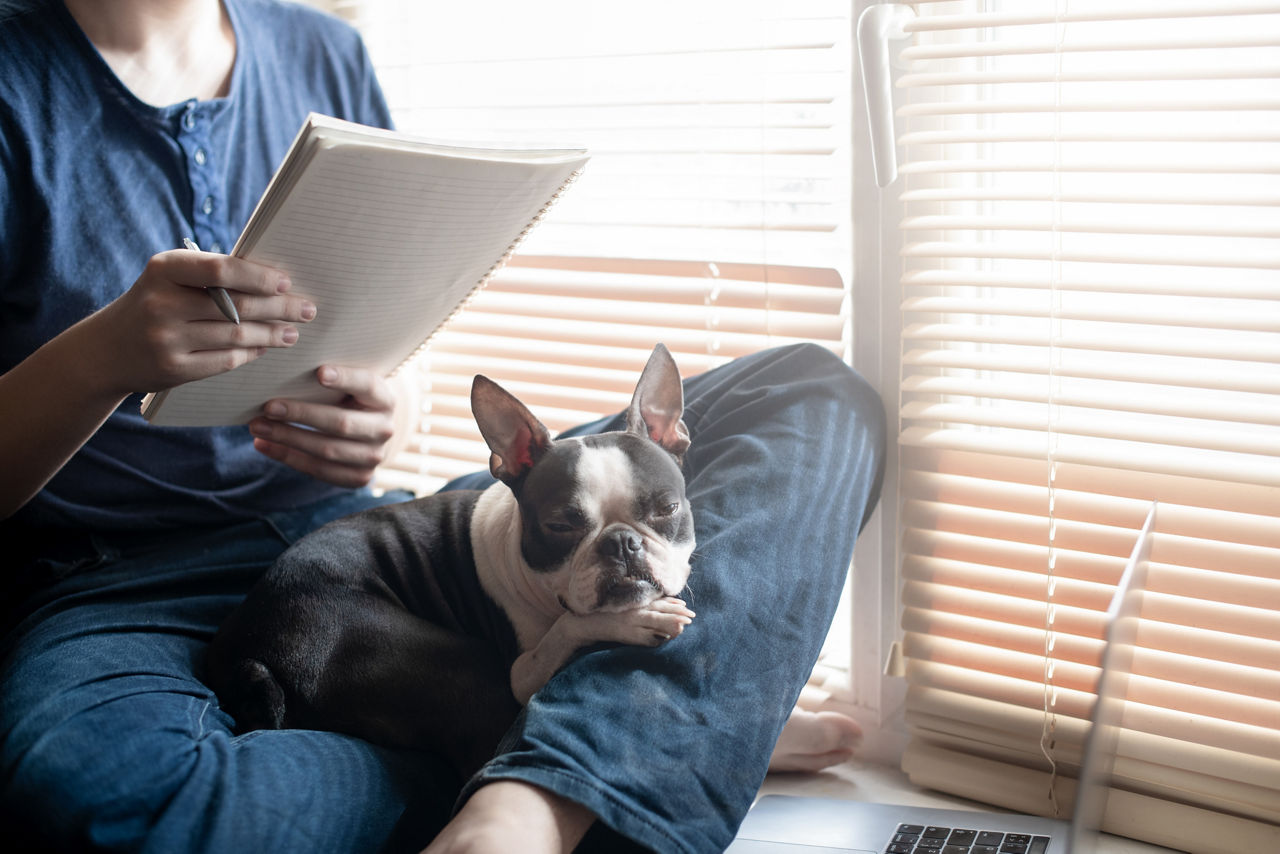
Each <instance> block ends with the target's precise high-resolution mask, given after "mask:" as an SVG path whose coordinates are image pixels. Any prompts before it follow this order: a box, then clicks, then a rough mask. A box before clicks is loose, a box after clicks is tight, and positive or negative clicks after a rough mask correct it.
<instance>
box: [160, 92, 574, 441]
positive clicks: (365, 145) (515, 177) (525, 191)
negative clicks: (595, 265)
mask: <svg viewBox="0 0 1280 854" xmlns="http://www.w3.org/2000/svg"><path fill="white" fill-rule="evenodd" d="M318 119H321V117H313V119H312V124H309V125H308V126H307V128H304V132H303V133H302V134H300V135H299V139H298V140H297V141H296V142H295V145H294V148H295V151H294V152H292V153H291V155H290V157H289V158H286V162H285V165H283V166H282V167H281V171H280V173H278V175H277V177H276V178H275V179H273V182H272V186H271V187H269V188H268V190H267V194H266V195H265V196H264V198H263V201H262V202H260V203H259V207H258V210H257V211H255V212H254V216H253V218H252V219H251V221H250V224H249V225H248V226H247V227H246V229H245V233H244V235H243V236H242V237H241V240H240V241H239V242H238V243H237V246H236V248H235V249H234V250H233V254H236V255H239V256H241V257H244V258H247V259H249V260H252V261H256V262H258V263H261V264H265V265H268V266H271V267H276V268H278V269H281V270H284V271H286V272H287V273H288V274H289V275H290V277H291V279H292V281H293V287H292V291H291V292H292V293H294V294H298V295H301V296H305V297H307V298H309V299H310V300H312V301H313V302H314V303H315V304H316V308H317V312H316V318H315V319H314V320H313V321H311V322H310V323H305V324H298V330H299V338H298V342H297V343H296V344H295V345H294V346H292V347H289V348H283V349H272V350H270V351H269V352H268V353H266V354H265V355H263V356H262V357H260V358H258V359H257V360H255V361H253V362H250V363H248V364H246V365H243V366H241V367H239V368H236V369H235V370H233V371H230V372H228V373H225V374H219V375H218V376H215V377H210V378H208V379H203V380H198V381H196V382H191V383H187V384H185V385H181V386H178V387H177V388H174V389H170V390H169V391H168V392H164V393H161V394H157V395H151V396H149V397H148V399H147V400H146V401H144V404H143V414H144V415H146V417H147V418H148V420H149V421H150V422H151V423H153V424H158V425H170V426H188V427H190V426H210V425H225V424H244V423H246V422H248V421H249V420H250V419H251V418H253V417H254V416H256V415H258V414H259V413H260V412H261V409H262V406H263V404H265V403H266V402H267V401H268V400H270V399H272V398H293V399H297V400H307V401H322V402H335V401H336V400H337V399H338V398H339V397H340V395H337V394H335V393H334V392H332V391H330V390H328V389H325V388H323V387H322V386H320V384H319V383H318V382H317V381H316V379H315V370H316V368H318V367H319V366H320V365H322V364H332V365H344V366H351V367H362V368H371V369H374V370H376V371H378V372H380V373H383V374H389V373H391V372H392V371H393V370H394V369H395V368H396V367H397V366H398V365H400V364H401V363H402V362H404V361H405V360H406V359H407V358H409V357H411V356H412V355H413V354H414V353H415V352H416V351H417V350H418V348H419V347H420V346H422V345H423V344H424V343H425V342H426V341H427V340H428V339H429V338H430V337H431V336H432V335H433V334H434V332H435V331H436V330H437V329H439V328H440V326H441V325H443V324H444V323H445V322H446V321H447V320H448V319H449V318H450V317H451V316H452V315H453V314H454V313H455V312H456V311H458V310H459V309H460V308H461V306H462V305H463V304H464V303H465V302H466V300H467V299H468V298H469V297H470V296H471V295H472V294H473V293H474V292H475V291H476V290H477V289H478V288H479V287H480V286H481V285H482V284H483V283H484V281H485V280H486V279H487V278H488V276H489V275H490V274H491V273H492V272H493V271H494V270H496V269H497V268H498V267H500V266H501V264H502V263H503V262H504V261H505V260H506V257H507V256H509V254H510V253H511V252H512V251H513V250H514V248H515V246H516V245H517V244H518V243H519V241H520V239H521V238H522V236H523V235H524V234H525V233H527V230H528V229H529V228H531V227H532V226H533V225H534V224H536V222H537V220H538V219H539V218H540V217H541V214H542V212H543V211H544V210H545V209H546V208H547V206H548V205H549V204H550V203H551V202H552V201H553V200H554V198H555V197H556V196H557V195H558V193H559V192H561V191H562V188H564V187H565V186H567V184H568V183H569V182H570V181H571V180H572V178H573V176H574V175H575V173H576V172H577V171H579V170H580V169H581V168H582V166H583V165H584V164H585V162H586V159H587V157H586V154H585V152H583V151H581V150H559V149H558V150H540V149H532V150H523V149H522V150H518V151H517V150H496V149H470V150H469V149H462V148H458V147H453V146H440V145H438V144H432V143H426V142H422V141H413V140H409V141H407V142H406V141H403V140H401V139H400V138H398V137H389V136H388V135H387V133H386V132H380V133H377V134H370V135H368V137H367V138H362V137H363V136H364V132H363V130H358V129H357V130H353V128H358V126H351V125H348V124H347V123H341V124H340V125H335V126H332V127H325V126H324V125H322V124H319V123H317V120H318ZM298 164H302V165H301V167H299V165H298ZM288 170H292V172H293V174H292V175H289V174H287V173H288Z"/></svg>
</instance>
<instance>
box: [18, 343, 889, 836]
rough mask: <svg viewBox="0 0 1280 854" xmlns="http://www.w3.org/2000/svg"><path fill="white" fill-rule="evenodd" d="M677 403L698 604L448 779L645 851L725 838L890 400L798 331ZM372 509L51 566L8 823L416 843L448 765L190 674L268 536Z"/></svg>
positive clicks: (306, 514) (22, 643) (122, 545)
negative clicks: (545, 805)
mask: <svg viewBox="0 0 1280 854" xmlns="http://www.w3.org/2000/svg"><path fill="white" fill-rule="evenodd" d="M686 406H687V409H686V416H685V417H686V423H687V424H688V426H689V428H690V431H691V434H692V437H693V445H692V447H691V448H690V451H689V454H688V457H687V459H686V474H687V476H688V480H689V497H690V500H691V502H692V504H693V509H694V517H695V525H696V528H697V535H698V548H697V551H696V552H695V556H694V559H693V573H692V575H691V578H690V582H689V587H688V589H687V590H686V591H685V593H684V596H685V598H686V600H687V601H688V602H689V603H690V605H691V607H692V608H693V609H694V610H695V611H696V612H697V613H698V617H697V618H696V619H695V620H694V621H693V624H692V625H691V626H690V627H689V628H688V629H686V630H685V632H684V633H683V634H682V635H680V636H679V637H677V638H676V639H674V640H673V641H671V642H670V643H668V644H666V645H665V646H663V647H660V648H658V649H656V650H652V649H647V648H646V649H639V648H629V647H611V648H601V649H593V650H591V651H589V652H588V653H587V654H585V655H582V656H580V657H579V658H577V659H576V660H575V661H574V662H572V663H571V664H570V665H569V666H568V667H566V668H565V669H564V670H563V671H562V672H561V673H560V674H558V675H557V676H556V677H555V678H553V679H552V680H551V682H550V683H548V685H547V686H546V687H545V688H544V689H543V690H542V691H541V692H540V693H539V694H538V695H537V696H536V697H535V698H534V699H533V701H532V702H531V703H530V705H529V706H528V708H527V709H526V710H525V713H524V714H522V715H521V719H520V721H519V722H518V724H517V725H516V726H515V727H513V729H512V732H511V733H510V734H509V737H508V739H507V744H506V746H505V749H504V751H503V752H501V754H500V755H499V756H498V757H497V758H495V759H494V760H493V761H492V762H491V763H490V764H489V765H488V766H486V768H485V769H483V770H482V771H481V773H480V774H479V775H477V777H476V778H475V779H473V780H472V781H470V783H469V784H468V786H467V788H466V789H465V791H464V796H465V793H466V792H469V791H471V790H473V789H474V788H475V787H476V786H478V785H482V784H483V783H485V782H487V781H490V780H494V779H502V778H510V779H521V780H526V781H529V782H532V783H536V784H538V785H541V786H544V787H546V788H548V789H550V790H552V791H556V792H559V793H561V794H564V795H566V796H568V797H570V798H572V799H574V800H576V801H579V802H581V803H583V804H585V805H586V806H588V807H589V808H591V809H592V810H593V811H595V812H596V814H597V815H599V816H600V817H601V819H602V823H603V825H605V826H607V827H608V828H612V829H613V831H616V832H619V833H621V834H623V835H624V836H626V837H629V838H631V839H634V840H635V841H637V842H639V843H640V844H642V845H644V846H646V847H648V848H652V849H654V850H657V851H662V852H667V851H673V852H674V851H697V852H702V851H717V850H721V849H723V848H724V847H725V846H726V845H727V844H728V843H729V841H730V840H731V839H732V836H733V833H734V831H735V829H736V827H737V825H738V823H739V821H740V820H741V818H742V815H743V814H744V813H745V811H746V809H747V807H748V806H749V805H750V802H751V799H752V797H753V795H754V793H755V792H756V790H757V788H758V786H759V784H760V782H761V780H762V779H763V777H764V774H765V771H766V768H767V764H768V759H769V754H770V751H771V749H772V746H773V742H774V740H775V739H776V738H777V735H778V733H779V732H780V730H781V727H782V724H783V722H784V720H785V718H786V715H787V713H788V711H789V709H790V708H791V706H792V705H793V704H794V702H795V700H796V698H797V696H798V695H799V692H800V689H801V687H802V686H803V684H804V681H805V679H806V676H807V673H808V670H809V668H810V667H811V665H812V663H813V661H814V659H815V658H816V656H817V654H818V651H819V649H820V647H821V644H822V641H823V638H824V635H825V632H826V629H827V626H828V625H829V622H830V619H831V616H832V614H833V613H834V609H835V606H836V603H837V600H838V598H839V594H840V590H841V586H842V583H843V578H844V572H845V569H846V567H847V565H848V560H849V557H850V554H851V552H852V548H853V541H854V538H855V536H856V534H857V532H858V530H859V529H860V527H861V525H862V524H863V523H864V522H865V520H866V518H867V517H868V515H869V514H870V512H871V510H872V508H873V506H874V503H875V500H876V497H877V494H878V490H879V483H880V477H881V469H882V465H883V457H884V449H883V442H884V417H883V409H882V406H881V403H880V400H879V397H878V396H877V395H876V394H875V392H874V391H873V390H872V389H871V388H870V387H869V386H868V385H867V384H866V383H865V382H863V381H862V380H861V379H860V378H859V377H857V375H856V374H854V373H853V372H852V371H850V370H849V369H848V368H847V367H845V366H844V365H843V364H842V363H840V362H839V361H838V360H837V359H835V358H834V357H833V356H831V355H830V354H829V353H827V352H825V351H823V350H821V349H819V348H817V347H813V346H801V347H798V348H790V349H785V350H778V351H770V352H767V353H762V354H757V355H754V356H750V357H747V358H744V359H741V360H738V361H736V362H734V363H731V364H730V365H728V366H725V367H724V368H721V369H717V370H715V371H712V372H709V373H707V374H705V375H703V376H701V377H696V378H693V379H691V380H689V381H688V382H687V383H686ZM616 426H617V422H616V420H614V421H602V422H597V423H596V424H593V425H588V427H586V428H582V430H580V431H573V432H582V431H585V430H591V431H597V430H601V429H608V428H612V427H616ZM486 478H487V476H484V475H477V476H476V477H474V478H467V479H464V481H462V482H459V483H455V484H452V485H451V486H482V485H484V483H485V482H486ZM371 502H372V499H349V500H347V501H346V503H345V505H344V506H341V507H334V506H330V505H326V506H323V507H320V508H312V509H310V510H307V511H299V512H297V513H294V514H286V515H280V516H273V517H271V518H270V519H265V520H261V521H255V522H246V523H243V524H241V525H239V526H237V527H235V528H233V529H229V530H225V531H222V532H220V533H218V534H202V535H198V536H192V537H189V538H186V539H183V540H174V541H169V542H161V543H149V542H146V541H142V540H136V539H125V540H121V541H119V542H118V543H115V544H112V543H108V542H106V541H100V542H102V544H103V547H102V548H101V549H99V552H100V553H99V554H98V555H97V557H96V559H95V560H91V561H88V562H86V563H84V564H83V568H82V569H81V570H80V571H74V572H64V573H62V574H61V576H60V580H58V581H57V582H56V583H54V584H53V585H52V586H51V587H50V588H48V589H46V590H43V591H42V592H41V594H40V595H39V596H38V597H37V599H36V600H35V601H34V602H33V604H32V608H29V609H27V610H28V611H32V609H34V611H33V612H32V613H30V616H28V617H27V619H26V620H25V621H24V622H23V623H22V624H21V625H20V626H19V627H18V629H17V630H15V631H14V632H13V633H12V634H11V635H10V636H9V637H8V638H7V639H6V641H5V646H4V649H3V652H2V653H0V654H2V655H3V658H0V797H2V799H3V800H2V801H0V804H2V807H0V826H5V827H6V828H15V829H16V830H14V831H11V833H16V832H19V831H20V832H22V833H26V834H29V835H30V836H32V837H33V838H34V839H38V840H39V841H40V842H41V843H42V845H49V844H53V845H56V846H57V847H62V848H71V849H83V848H85V847H87V846H89V845H91V844H92V845H97V846H101V847H104V848H116V849H142V850H152V851H200V850H206V851H244V850H249V851H260V850H271V851H273V852H285V851H292V850H303V849H305V850H315V849H317V848H318V849H319V850H324V851H373V850H378V849H379V848H380V847H381V846H383V845H403V846H405V847H406V848H409V849H412V848H415V847H418V846H421V845H422V844H424V843H425V841H426V840H427V839H428V838H429V835H430V834H431V833H432V832H433V830H434V829H435V828H437V827H438V826H439V825H440V823H441V822H443V821H444V820H445V819H446V818H447V815H448V812H449V810H450V808H451V807H452V804H453V801H454V798H455V797H456V796H457V795H458V791H459V788H460V785H461V781H459V780H457V779H454V778H453V776H452V774H451V772H449V771H448V770H447V769H446V768H445V767H444V766H443V764H442V763H440V762H438V761H436V760H435V759H434V758H433V757H431V756H428V755H425V754H423V753H419V752H412V751H392V750H386V749H382V748H378V747H375V746H371V745H368V744H366V743H363V742H361V741H359V740H356V739H352V738H349V737H346V736H340V735H335V734H330V733H317V732H307V731H296V730H290V731H278V732H256V733H250V734H248V735H243V736H235V735H233V734H232V729H231V726H232V722H231V721H230V720H229V718H228V716H227V715H226V714H225V713H223V712H222V711H221V710H220V709H219V708H218V704H217V700H216V698H215V697H214V696H213V695H212V693H211V692H210V691H209V690H208V689H207V688H206V687H205V686H204V685H203V684H202V683H201V681H200V672H201V667H202V659H203V653H204V649H205V646H206V644H207V642H208V640H209V639H210V638H211V637H212V634H213V632H214V631H215V629H216V627H217V625H218V623H219V621H220V620H221V619H222V618H223V616H224V615H225V614H226V613H227V612H228V611H229V610H230V609H231V608H232V607H233V606H234V605H235V604H236V602H238V601H239V599H240V598H241V597H242V596H243V595H244V593H245V591H246V590H247V588H248V587H249V585H250V584H252V582H253V581H254V579H255V578H257V577H258V575H259V574H260V573H261V572H262V570H263V569H264V567H265V566H266V565H268V564H269V563H270V562H271V560H273V558H274V556H275V555H276V554H278V553H279V551H280V550H281V549H282V548H283V547H284V546H285V544H286V543H287V542H288V541H289V540H291V539H292V538H293V537H295V536H297V535H298V534H300V533H301V532H302V531H304V530H307V529H309V528H310V527H313V526H314V525H317V524H319V523H321V522H323V521H326V520H327V518H329V517H332V516H336V515H340V514H341V513H344V512H349V511H351V510H354V509H358V507H359V506H363V505H364V504H365V503H371ZM397 825H398V826H397ZM605 836H606V835H605V834H603V833H596V834H593V838H594V839H596V840H597V841H601V840H602V839H604V838H605ZM388 840H390V842H388ZM601 844H603V845H606V846H607V845H609V844H610V843H609V842H608V841H607V839H604V841H602V843H601Z"/></svg>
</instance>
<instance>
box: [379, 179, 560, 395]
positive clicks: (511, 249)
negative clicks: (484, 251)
mask: <svg viewBox="0 0 1280 854" xmlns="http://www.w3.org/2000/svg"><path fill="white" fill-rule="evenodd" d="M582 171H583V170H581V169H575V170H574V171H573V174H571V175H570V176H569V177H568V178H565V179H564V183H562V184H561V185H560V188H559V189H558V190H556V191H555V192H554V193H553V194H552V195H551V198H550V199H548V200H547V203H546V204H545V205H543V206H542V209H541V210H539V211H538V212H537V213H536V214H534V217H533V219H531V220H529V224H528V225H526V226H525V227H524V228H523V229H522V230H521V232H520V233H519V234H517V235H516V237H515V239H514V240H512V241H511V244H510V245H509V246H507V249H506V251H505V252H503V253H502V257H500V258H499V259H498V260H497V261H495V262H494V263H493V264H492V265H490V267H489V269H488V271H486V272H485V274H484V275H483V276H481V277H480V281H478V282H476V285H475V287H473V288H472V289H471V290H470V291H469V292H468V293H467V295H466V296H465V297H463V298H462V299H461V300H459V302H458V305H457V306H455V307H454V309H453V311H451V312H449V316H448V317H446V318H445V319H444V320H442V321H441V322H440V323H439V324H437V326H436V328H435V329H433V330H431V334H429V335H428V336H427V337H426V338H424V339H422V343H421V344H419V345H418V346H417V347H415V348H414V350H413V352H412V353H410V354H409V355H408V356H405V357H404V359H403V360H401V362H400V364H398V365H396V366H395V368H393V369H392V371H391V373H390V374H388V375H387V376H388V377H394V376H395V375H396V374H398V373H400V371H401V370H402V369H403V368H404V367H405V365H408V364H410V363H411V362H413V361H414V360H416V359H417V358H418V357H419V356H421V355H422V354H423V353H424V352H426V350H427V348H428V347H429V346H430V345H431V342H432V340H433V339H434V338H435V337H436V335H437V334H438V333H439V332H440V331H441V330H442V329H444V328H445V327H446V326H448V325H449V324H450V323H452V322H453V319H454V318H455V317H457V316H458V315H459V314H461V313H462V312H463V310H464V309H465V308H466V307H467V306H468V305H470V304H471V301H472V300H474V299H475V298H476V294H478V293H480V291H481V290H483V289H484V286H485V285H487V284H489V280H490V279H492V278H493V277H494V276H495V275H496V274H497V273H498V271H499V270H501V269H502V268H503V267H505V266H507V262H508V261H510V260H511V256H512V255H515V254H516V250H517V249H518V248H520V244H521V243H523V242H524V240H525V238H526V237H528V236H529V232H531V231H533V230H534V229H535V228H536V227H537V226H538V223H540V222H542V220H543V219H544V218H546V215H547V213H548V211H550V210H551V209H552V208H553V207H555V206H556V202H558V201H560V197H561V196H563V195H564V194H565V192H566V191H568V189H569V188H570V187H571V186H573V184H574V182H576V181H577V180H578V178H579V177H580V176H581V175H582Z"/></svg>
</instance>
